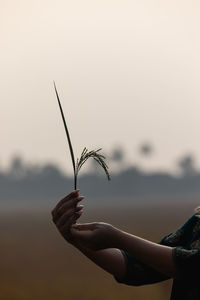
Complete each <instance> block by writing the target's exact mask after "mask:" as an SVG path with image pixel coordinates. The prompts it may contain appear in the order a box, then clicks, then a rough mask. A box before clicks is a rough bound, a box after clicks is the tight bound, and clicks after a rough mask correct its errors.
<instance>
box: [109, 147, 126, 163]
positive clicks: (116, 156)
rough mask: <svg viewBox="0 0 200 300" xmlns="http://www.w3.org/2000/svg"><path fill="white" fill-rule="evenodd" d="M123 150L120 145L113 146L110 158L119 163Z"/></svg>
mask: <svg viewBox="0 0 200 300" xmlns="http://www.w3.org/2000/svg"><path fill="white" fill-rule="evenodd" d="M124 156H125V155H124V150H123V148H121V147H118V148H115V149H114V150H113V152H112V155H111V157H110V158H111V160H112V161H114V162H119V163H121V162H122V161H123V160H124Z"/></svg>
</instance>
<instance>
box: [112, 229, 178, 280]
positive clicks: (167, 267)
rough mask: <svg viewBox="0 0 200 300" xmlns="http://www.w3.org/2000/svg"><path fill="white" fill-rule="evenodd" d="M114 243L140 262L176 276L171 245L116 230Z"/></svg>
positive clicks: (168, 274) (170, 275) (173, 276)
mask: <svg viewBox="0 0 200 300" xmlns="http://www.w3.org/2000/svg"><path fill="white" fill-rule="evenodd" d="M114 239H115V241H114V244H115V245H116V246H117V247H118V248H120V249H122V250H125V251H127V252H129V253H130V254H131V255H133V256H134V257H135V258H136V259H138V260H139V261H141V262H142V263H144V264H146V265H148V266H150V267H152V268H153V269H155V270H157V271H158V272H161V273H163V274H165V275H167V276H169V277H172V278H178V271H177V269H176V266H175V263H174V261H173V258H172V249H173V248H172V247H168V246H163V245H159V244H157V243H153V242H151V241H148V240H145V239H142V238H140V237H137V236H135V235H131V234H129V233H126V232H124V231H121V230H118V229H117V230H116V234H115V238H114Z"/></svg>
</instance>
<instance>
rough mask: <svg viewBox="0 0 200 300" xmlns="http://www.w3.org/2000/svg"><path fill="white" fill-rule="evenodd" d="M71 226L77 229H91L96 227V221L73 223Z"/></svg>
mask: <svg viewBox="0 0 200 300" xmlns="http://www.w3.org/2000/svg"><path fill="white" fill-rule="evenodd" d="M72 228H74V229H76V230H77V231H92V230H94V229H96V223H84V224H74V225H73V226H72Z"/></svg>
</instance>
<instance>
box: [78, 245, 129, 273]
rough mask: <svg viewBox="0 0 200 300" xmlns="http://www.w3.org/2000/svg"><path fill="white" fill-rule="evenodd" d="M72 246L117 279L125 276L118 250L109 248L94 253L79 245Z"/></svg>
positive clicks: (121, 256) (123, 264)
mask: <svg viewBox="0 0 200 300" xmlns="http://www.w3.org/2000/svg"><path fill="white" fill-rule="evenodd" d="M74 246H75V247H76V248H77V249H78V250H79V251H81V252H82V253H83V254H84V255H85V256H86V257H87V258H89V259H90V260H91V261H92V262H94V263H95V264H96V265H98V266H99V267H101V268H102V269H104V270H105V271H107V272H108V273H110V274H112V275H114V276H116V277H117V278H123V277H124V276H125V273H126V263H125V260H124V257H123V254H122V253H121V251H120V250H119V249H116V248H110V249H104V250H98V251H94V250H90V249H88V248H84V247H83V246H81V245H80V244H79V245H78V244H76V245H74Z"/></svg>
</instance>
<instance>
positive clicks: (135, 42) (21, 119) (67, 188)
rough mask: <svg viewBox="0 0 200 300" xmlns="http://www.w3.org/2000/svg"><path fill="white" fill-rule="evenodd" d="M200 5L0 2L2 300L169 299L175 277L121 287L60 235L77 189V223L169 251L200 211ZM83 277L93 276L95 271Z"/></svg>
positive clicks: (182, 1)
mask: <svg viewBox="0 0 200 300" xmlns="http://www.w3.org/2000/svg"><path fill="white" fill-rule="evenodd" d="M199 11H200V2H199V1H197V0H190V1H189V0H168V1H158V0H140V1H138V0H123V1H121V0H101V1H96V0H73V1H68V0H57V1H53V0H18V1H14V0H0V36H1V40H0V43H1V55H0V77H1V80H0V249H1V259H0V270H1V272H0V290H1V293H0V300H10V299H13V300H35V299H37V300H45V299H48V300H55V299H59V300H64V299H69V300H70V299H73V300H74V299H81V300H90V299H91V300H99V299H101V300H102V299H104V300H112V299H115V300H121V299H123V300H124V299H127V300H128V299H133V298H134V299H138V300H144V299H148V300H151V299H154V300H160V299H163V300H167V299H169V297H170V290H171V281H170V280H168V281H165V282H163V283H159V284H154V285H147V286H142V287H137V288H134V287H127V286H123V285H119V284H118V283H116V282H115V281H114V280H113V278H112V276H110V275H109V274H107V273H106V272H104V271H102V270H99V269H98V268H97V267H96V266H95V265H94V264H93V263H92V262H90V261H89V260H88V259H86V258H85V257H84V256H81V255H80V253H78V251H76V250H75V249H74V248H73V247H72V246H71V245H69V244H68V243H66V242H65V241H64V240H63V238H62V237H61V236H60V235H59V234H58V232H57V230H56V228H55V226H54V224H53V222H52V220H51V213H50V212H51V210H52V208H53V207H54V206H55V205H56V203H57V202H58V201H59V200H60V199H61V198H63V197H64V196H65V195H66V194H68V193H70V192H71V191H72V190H73V188H74V187H73V168H72V162H71V157H70V152H69V147H68V144H67V141H66V136H65V132H64V127H63V123H62V119H61V116H60V111H59V108H58V104H57V100H56V95H55V91H54V87H53V81H55V82H56V86H57V89H58V92H59V96H60V99H61V102H62V106H63V110H64V113H65V117H66V121H67V125H68V128H69V132H70V135H71V140H72V145H73V148H74V154H75V157H76V158H78V157H80V154H81V152H82V150H83V148H84V147H87V148H88V150H95V149H99V148H102V153H103V154H104V155H105V156H106V162H107V164H108V166H109V171H110V174H111V181H109V182H108V181H107V178H106V176H105V174H104V173H103V170H102V169H101V168H100V167H99V166H97V165H96V164H95V163H94V162H93V161H92V160H90V161H89V162H87V164H86V165H84V166H83V169H81V172H80V175H79V177H78V188H79V189H80V194H81V195H84V196H85V199H84V201H83V204H84V213H83V215H82V216H81V219H80V222H90V221H103V222H107V223H111V224H113V225H114V226H117V227H119V228H121V229H122V230H125V231H127V232H130V233H132V234H135V235H138V236H140V237H143V238H146V239H148V240H151V241H155V242H157V241H159V240H160V239H161V237H163V236H164V235H165V234H168V233H169V232H173V231H175V230H176V229H177V228H178V227H179V226H180V225H181V224H183V223H184V222H185V220H186V219H187V218H188V217H189V216H191V214H193V213H194V208H195V207H196V206H198V205H199V204H200V134H199V128H200V101H199V99H200V85H199V77H200V76H199V75H200V56H199V53H200V39H199V32H200V18H199ZM85 270H87V276H86V275H85Z"/></svg>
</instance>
